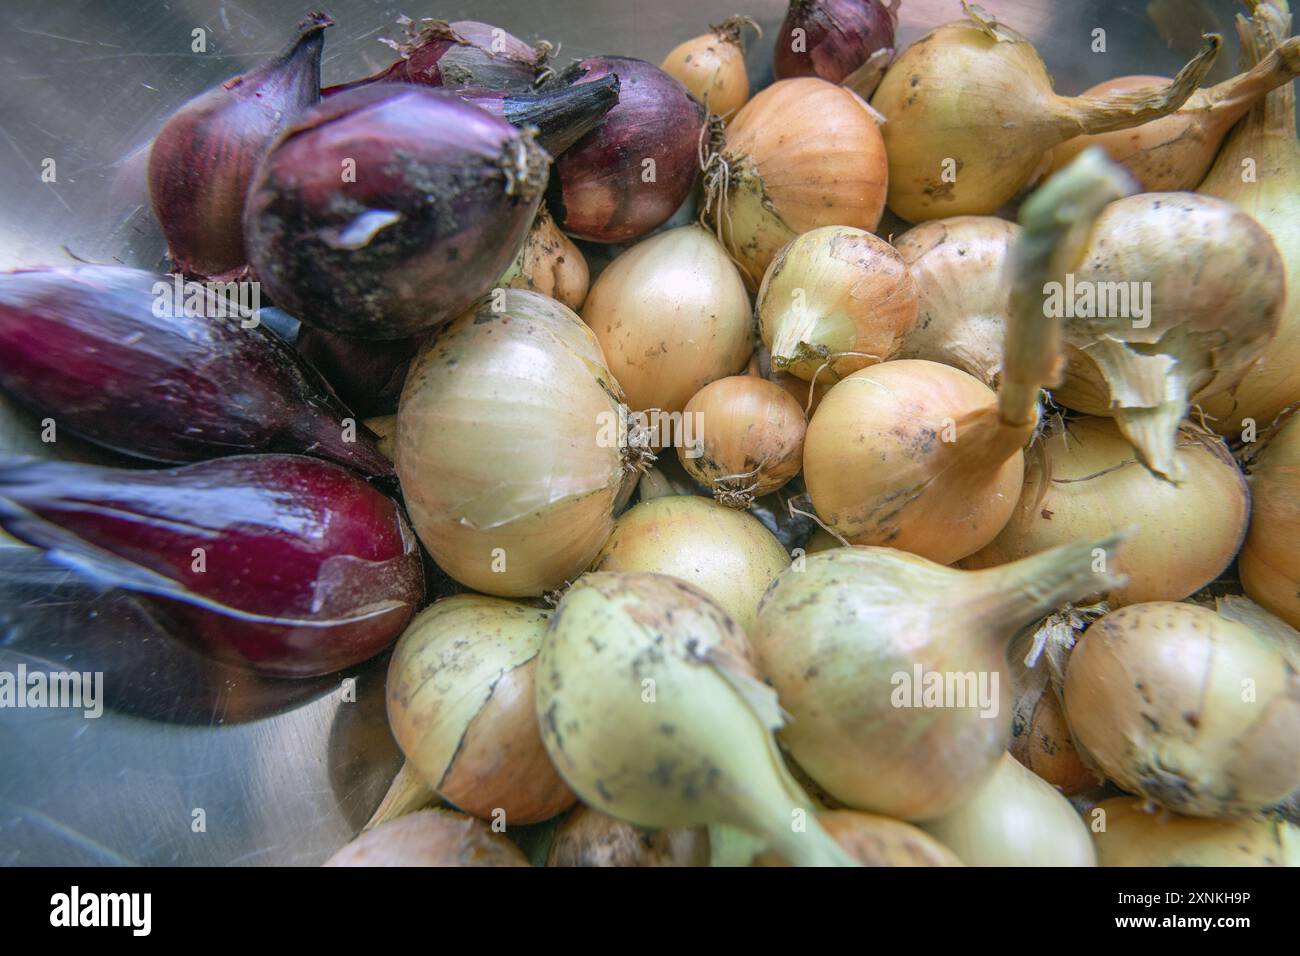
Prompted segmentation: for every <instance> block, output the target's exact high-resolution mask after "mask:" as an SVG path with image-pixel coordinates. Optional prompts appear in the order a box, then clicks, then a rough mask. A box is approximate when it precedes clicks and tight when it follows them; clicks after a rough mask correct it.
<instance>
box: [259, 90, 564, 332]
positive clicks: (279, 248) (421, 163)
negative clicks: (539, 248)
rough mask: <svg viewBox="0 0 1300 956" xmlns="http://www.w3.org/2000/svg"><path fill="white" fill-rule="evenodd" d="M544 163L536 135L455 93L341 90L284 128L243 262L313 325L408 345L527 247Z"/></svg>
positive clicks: (266, 166)
mask: <svg viewBox="0 0 1300 956" xmlns="http://www.w3.org/2000/svg"><path fill="white" fill-rule="evenodd" d="M548 163H549V157H548V156H547V154H546V152H545V151H544V150H542V149H541V148H540V147H539V146H537V145H536V144H535V143H534V142H533V141H532V138H531V135H530V134H528V133H526V132H521V131H519V130H516V129H515V128H514V127H512V126H510V124H509V123H506V122H505V121H504V120H500V119H497V118H496V117H493V116H490V115H489V114H487V113H485V112H484V111H483V110H480V109H478V108H477V107H475V106H472V105H470V104H469V103H466V102H465V101H463V100H461V99H460V98H459V97H456V96H455V95H453V94H451V93H446V92H442V91H438V90H428V89H421V88H419V87H414V86H406V85H401V84H383V83H380V84H374V85H371V86H365V87H361V88H359V89H356V90H351V91H348V92H346V93H341V94H339V95H338V96H332V97H330V98H329V99H327V100H325V101H324V102H322V103H321V104H320V105H319V106H317V107H315V108H314V109H312V110H310V111H308V112H307V113H305V114H303V115H302V116H301V117H299V118H298V120H296V121H295V122H294V123H293V124H292V125H290V126H289V128H288V129H287V130H285V132H284V133H283V134H282V135H281V137H280V139H279V140H278V141H277V142H276V143H275V144H274V145H273V146H272V147H271V150H270V152H268V153H267V155H266V157H265V158H264V159H263V161H262V164H261V166H260V167H259V168H258V172H257V176H256V179H255V180H254V184H253V187H252V190H251V192H250V194H249V200H248V207H247V210H246V212H245V216H244V228H245V237H246V239H247V242H248V254H249V261H250V262H251V264H252V266H253V268H254V270H255V271H256V273H257V277H258V278H259V279H260V280H261V282H262V283H263V285H265V286H266V288H267V290H268V291H269V292H270V294H271V295H272V296H273V297H274V298H275V301H276V302H277V304H279V305H281V306H283V307H284V308H286V309H287V310H289V311H290V312H292V313H293V314H295V315H296V316H298V317H299V319H300V320H302V321H303V322H306V323H307V324H310V325H313V326H317V327H319V328H322V329H325V330H326V331H330V332H337V333H340V334H344V335H355V336H359V337H361V338H378V339H397V338H405V337H408V336H410V335H413V334H415V333H417V332H420V331H423V330H425V329H429V328H432V327H434V326H436V325H439V324H440V323H443V322H445V321H446V320H448V319H450V318H452V317H454V316H455V315H457V314H458V313H460V312H462V311H463V310H464V309H466V308H468V307H469V306H470V304H471V303H473V302H474V300H476V299H478V298H479V297H480V296H482V295H484V294H485V293H487V292H488V290H489V289H490V288H491V287H492V283H493V282H494V281H495V280H496V279H497V278H498V277H499V276H500V275H501V273H502V272H504V271H505V269H506V267H507V266H508V265H510V261H511V260H512V259H513V258H514V257H515V254H516V253H517V252H518V251H519V247H520V245H521V244H522V243H523V241H524V237H525V235H526V234H527V232H528V227H529V225H530V224H531V223H532V221H533V216H534V215H535V214H536V212H537V207H538V205H539V203H540V202H541V195H542V190H543V188H544V186H545V183H546V175H547V174H546V169H547V165H548ZM350 170H351V171H352V172H353V175H351V176H349V175H348V173H349V171H350Z"/></svg>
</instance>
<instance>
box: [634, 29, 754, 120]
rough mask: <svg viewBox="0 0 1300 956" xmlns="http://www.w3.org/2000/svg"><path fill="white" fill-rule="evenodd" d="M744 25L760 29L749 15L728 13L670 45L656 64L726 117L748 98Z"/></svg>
mask: <svg viewBox="0 0 1300 956" xmlns="http://www.w3.org/2000/svg"><path fill="white" fill-rule="evenodd" d="M745 27H752V28H753V29H754V31H755V32H756V33H757V34H758V35H759V36H762V35H763V31H762V30H761V29H760V28H759V26H758V24H757V23H755V22H754V20H753V19H752V18H750V17H728V18H727V19H726V20H723V21H722V22H721V23H719V24H717V25H716V26H710V27H709V32H708V33H705V34H703V35H702V36H697V37H692V38H691V39H689V40H687V41H685V42H684V43H679V44H678V45H677V46H675V47H673V49H672V51H671V52H670V53H669V54H668V55H667V56H666V57H664V61H663V62H662V63H660V64H659V68H660V69H661V70H663V71H664V72H665V73H667V74H668V75H669V76H671V77H672V78H673V79H675V80H677V81H678V82H679V83H681V84H682V86H684V87H686V89H687V91H688V92H689V93H690V94H691V96H693V97H695V99H697V100H698V101H699V102H700V104H701V105H702V106H703V107H704V108H705V109H706V110H708V111H709V112H710V113H714V114H716V115H718V116H721V117H723V118H724V119H726V118H728V117H730V116H731V115H732V114H734V113H735V112H736V110H738V109H740V108H741V107H742V106H744V105H745V103H746V102H747V101H748V100H749V73H748V71H747V70H746V69H745V41H744V38H743V36H742V34H743V33H744V30H745Z"/></svg>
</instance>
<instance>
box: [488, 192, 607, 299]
mask: <svg viewBox="0 0 1300 956" xmlns="http://www.w3.org/2000/svg"><path fill="white" fill-rule="evenodd" d="M589 281H590V272H589V271H588V269H587V260H586V257H584V256H583V254H582V250H581V249H579V248H578V247H577V246H576V245H574V243H573V240H572V239H570V238H569V237H568V236H566V235H565V234H564V233H563V232H561V231H560V227H559V226H557V225H556V224H555V219H554V218H553V217H552V216H551V214H550V212H549V210H547V208H546V207H545V206H542V207H540V208H539V209H538V210H537V218H536V219H534V220H533V226H532V228H531V229H529V230H528V237H527V238H526V239H525V240H524V244H523V246H522V247H521V248H520V250H519V255H517V256H515V261H514V262H512V263H511V264H510V268H508V269H507V270H506V271H505V274H504V275H502V276H501V279H500V281H499V282H498V283H497V284H498V285H500V286H503V287H505V288H509V289H531V290H532V291H534V292H540V293H541V294H542V295H549V296H550V297H551V298H552V299H555V300H556V301H557V302H560V303H562V304H563V305H566V306H568V307H569V308H570V309H573V310H574V311H575V312H576V311H577V310H578V309H581V308H582V303H583V302H584V301H585V300H586V298H587V285H588V283H589Z"/></svg>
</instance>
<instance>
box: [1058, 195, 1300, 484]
mask: <svg viewBox="0 0 1300 956" xmlns="http://www.w3.org/2000/svg"><path fill="white" fill-rule="evenodd" d="M1135 283H1136V284H1137V285H1135ZM1107 290H1110V291H1107ZM1132 290H1137V291H1138V292H1139V293H1140V294H1139V298H1141V299H1142V300H1143V301H1144V303H1145V305H1144V308H1143V309H1141V310H1139V309H1138V308H1137V307H1136V306H1137V302H1136V300H1134V299H1133V298H1131V297H1130V295H1124V294H1121V293H1131V291H1132ZM1060 292H1061V295H1060V296H1059V297H1058V298H1059V301H1058V302H1057V303H1056V305H1059V306H1060V307H1061V308H1062V310H1064V309H1065V308H1066V306H1067V303H1068V305H1069V306H1071V307H1072V309H1071V310H1070V312H1067V313H1066V317H1065V318H1064V320H1063V323H1062V326H1063V338H1064V341H1065V345H1066V356H1067V359H1068V366H1067V368H1066V373H1065V379H1064V381H1063V383H1062V384H1061V385H1060V386H1058V387H1057V388H1055V389H1053V391H1052V396H1053V398H1054V399H1056V401H1058V402H1060V403H1061V404H1062V405H1065V406H1066V407H1068V408H1072V409H1074V410H1075V411H1079V412H1084V413H1086V414H1089V415H1107V416H1110V417H1112V418H1114V419H1115V421H1116V422H1117V423H1118V424H1119V427H1120V430H1121V431H1122V432H1123V433H1124V436H1125V437H1126V438H1128V440H1129V441H1131V442H1132V443H1133V445H1134V446H1135V447H1136V448H1137V450H1138V453H1139V455H1140V457H1141V458H1142V461H1143V463H1144V464H1146V465H1147V466H1148V467H1150V468H1151V469H1152V470H1153V471H1155V472H1157V473H1158V474H1160V475H1162V476H1164V477H1167V478H1170V479H1173V480H1182V478H1183V474H1182V472H1181V470H1180V464H1181V458H1180V457H1179V456H1178V455H1177V454H1176V453H1175V447H1176V440H1177V439H1176V436H1177V432H1178V428H1179V424H1180V423H1181V422H1182V420H1183V418H1184V417H1186V415H1187V411H1188V407H1189V404H1190V403H1191V402H1192V401H1200V400H1201V399H1203V398H1206V397H1209V396H1211V395H1214V394H1216V393H1220V392H1224V391H1226V390H1227V389H1229V388H1231V387H1232V386H1233V385H1234V384H1236V383H1237V381H1239V380H1240V379H1241V377H1242V375H1244V374H1245V373H1246V372H1247V371H1248V370H1249V368H1250V366H1251V365H1252V363H1254V362H1255V360H1256V359H1258V358H1259V357H1260V356H1261V355H1262V354H1263V353H1264V351H1265V349H1266V348H1267V347H1268V344H1269V342H1270V340H1271V339H1272V338H1273V336H1274V335H1275V334H1276V332H1277V329H1278V322H1279V318H1280V315H1281V310H1282V306H1283V303H1284V301H1285V299H1286V277H1285V273H1284V270H1283V266H1282V260H1281V259H1280V258H1279V256H1278V252H1277V248H1276V246H1275V245H1274V243H1273V240H1272V238H1271V237H1270V236H1269V234H1268V233H1267V232H1266V231H1265V230H1264V228H1263V227H1262V226H1260V225H1259V224H1258V223H1256V222H1255V220H1253V219H1252V218H1251V217H1250V216H1248V215H1247V214H1246V213H1244V212H1242V211H1241V210H1239V209H1238V208H1237V207H1236V206H1233V205H1232V204H1231V203H1227V202H1224V201H1223V200H1219V199H1213V198H1210V197H1208V196H1199V195H1196V194H1195V193H1144V194H1142V195H1138V196H1130V197H1128V198H1126V199H1121V200H1119V201H1118V202H1115V203H1112V204H1111V205H1110V207H1109V208H1107V209H1106V211H1105V212H1103V213H1102V214H1101V217H1100V218H1099V219H1098V220H1097V224H1096V226H1095V227H1094V229H1093V232H1092V236H1091V239H1090V240H1089V244H1088V250H1087V253H1086V257H1085V259H1084V261H1083V263H1082V265H1081V266H1080V267H1079V268H1078V270H1077V271H1076V272H1075V273H1072V274H1071V275H1070V276H1067V281H1066V282H1065V283H1064V284H1063V285H1062V286H1061V288H1060ZM1087 298H1095V299H1096V300H1097V302H1096V305H1097V306H1100V305H1101V300H1103V299H1104V300H1106V305H1105V309H1104V310H1103V309H1101V308H1094V309H1092V310H1086V311H1095V312H1100V311H1105V312H1106V313H1107V315H1105V316H1100V315H1098V316H1096V317H1093V316H1089V315H1087V314H1086V311H1085V309H1080V308H1079V307H1078V306H1079V304H1080V303H1083V304H1084V305H1085V307H1086V302H1087ZM1125 301H1127V302H1128V307H1127V308H1125V306H1124V303H1125ZM1049 304H1050V303H1049ZM1080 312H1085V314H1082V315H1080V314H1079V313H1080ZM1139 312H1141V313H1143V314H1139Z"/></svg>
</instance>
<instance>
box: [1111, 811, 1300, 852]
mask: <svg viewBox="0 0 1300 956" xmlns="http://www.w3.org/2000/svg"><path fill="white" fill-rule="evenodd" d="M1090 815H1091V816H1092V817H1093V819H1094V821H1095V822H1094V823H1093V842H1094V843H1095V844H1096V847H1097V861H1098V863H1100V864H1101V865H1102V866H1213V867H1224V866H1300V827H1296V826H1295V825H1294V824H1290V823H1287V822H1286V821H1285V820H1276V819H1269V818H1266V817H1254V818H1250V817H1237V818H1233V819H1229V820H1205V819H1202V818H1199V817H1184V816H1179V815H1177V814H1171V813H1169V812H1168V811H1166V810H1159V809H1152V810H1148V809H1147V808H1146V807H1145V801H1143V800H1141V799H1140V798H1138V797H1111V798H1110V799H1109V800H1103V801H1102V802H1101V803H1099V804H1097V806H1096V807H1095V808H1094V809H1093V810H1092V812H1091V814H1090Z"/></svg>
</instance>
